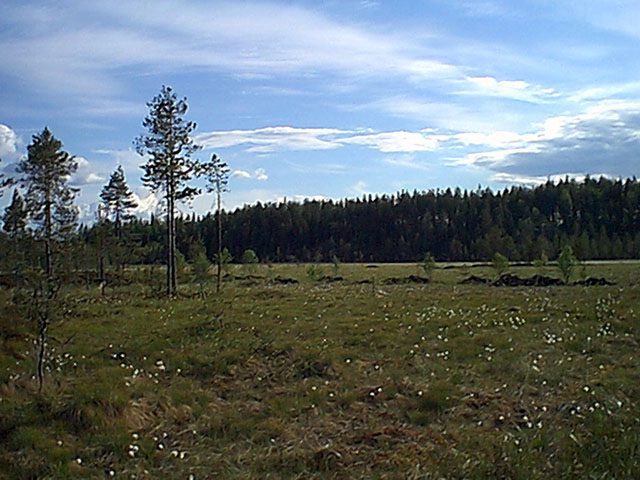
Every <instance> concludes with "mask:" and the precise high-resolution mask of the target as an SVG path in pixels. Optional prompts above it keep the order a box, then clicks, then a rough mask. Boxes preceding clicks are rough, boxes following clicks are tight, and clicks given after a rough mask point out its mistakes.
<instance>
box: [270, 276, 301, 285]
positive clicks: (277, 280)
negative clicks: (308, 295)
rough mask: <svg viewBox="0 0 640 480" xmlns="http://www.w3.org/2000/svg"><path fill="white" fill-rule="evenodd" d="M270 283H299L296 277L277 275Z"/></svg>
mask: <svg viewBox="0 0 640 480" xmlns="http://www.w3.org/2000/svg"><path fill="white" fill-rule="evenodd" d="M269 283H271V284H274V285H294V284H296V283H298V280H296V279H295V278H283V277H276V278H274V279H271V280H269Z"/></svg>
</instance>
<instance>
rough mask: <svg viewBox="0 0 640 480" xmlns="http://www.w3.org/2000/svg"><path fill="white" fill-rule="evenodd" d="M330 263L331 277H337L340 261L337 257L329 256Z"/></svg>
mask: <svg viewBox="0 0 640 480" xmlns="http://www.w3.org/2000/svg"><path fill="white" fill-rule="evenodd" d="M331 263H332V264H333V276H334V277H337V276H338V272H339V271H340V259H339V258H338V256H337V255H332V256H331Z"/></svg>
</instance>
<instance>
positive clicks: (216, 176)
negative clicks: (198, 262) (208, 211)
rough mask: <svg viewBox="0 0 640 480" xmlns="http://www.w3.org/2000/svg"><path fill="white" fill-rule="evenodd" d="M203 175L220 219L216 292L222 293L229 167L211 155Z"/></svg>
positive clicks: (202, 171) (203, 168) (204, 165)
mask: <svg viewBox="0 0 640 480" xmlns="http://www.w3.org/2000/svg"><path fill="white" fill-rule="evenodd" d="M201 173H202V174H203V175H204V176H205V177H206V179H207V192H210V193H211V192H213V193H215V194H216V202H217V212H216V216H217V218H218V254H217V256H216V259H217V264H218V272H217V276H216V291H218V292H219V291H220V284H221V282H222V260H223V255H222V194H223V193H224V192H227V191H228V189H227V183H228V182H229V166H228V165H227V164H226V163H225V162H223V161H222V160H221V159H220V158H219V157H218V156H217V155H216V154H215V153H214V154H213V155H211V161H209V162H207V163H205V164H203V165H202V169H201Z"/></svg>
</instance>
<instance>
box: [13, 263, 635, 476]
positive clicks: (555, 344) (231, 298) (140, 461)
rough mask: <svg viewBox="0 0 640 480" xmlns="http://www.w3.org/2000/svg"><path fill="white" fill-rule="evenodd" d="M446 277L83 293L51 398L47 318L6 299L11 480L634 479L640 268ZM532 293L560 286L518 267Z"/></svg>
mask: <svg viewBox="0 0 640 480" xmlns="http://www.w3.org/2000/svg"><path fill="white" fill-rule="evenodd" d="M429 265H430V266H429V272H428V273H429V277H430V280H427V278H426V276H425V271H426V269H425V268H424V266H423V264H421V263H420V264H394V265H383V264H379V265H366V264H346V263H345V264H338V263H337V262H335V263H334V264H325V265H315V264H314V265H313V266H312V267H310V266H309V265H306V264H299V265H295V264H288V265H270V264H269V265H256V264H254V263H253V262H251V264H250V268H248V267H247V266H240V265H229V268H228V273H227V274H226V275H225V277H224V278H223V284H222V288H221V290H220V292H219V293H216V292H215V290H216V289H215V281H214V272H213V269H212V270H211V271H210V272H208V275H207V270H206V264H204V265H200V267H199V270H197V278H191V275H190V274H189V273H188V272H185V271H183V272H181V273H180V274H181V275H182V276H183V278H182V281H181V282H180V284H179V287H178V295H177V297H176V298H174V299H170V298H169V297H166V296H164V295H163V293H164V288H165V283H164V282H165V281H164V272H162V271H160V270H159V269H158V268H157V267H156V268H155V270H153V271H151V270H150V269H149V268H148V267H138V268H136V269H128V270H125V271H124V274H123V275H121V276H120V277H119V284H110V285H108V286H106V287H104V285H103V287H104V288H102V289H101V288H100V287H99V286H98V285H97V284H91V283H83V282H79V284H78V285H70V284H66V285H63V286H62V287H61V289H60V291H59V292H57V296H56V299H55V305H54V306H53V307H52V309H54V310H55V315H54V314H53V313H52V315H51V316H50V324H49V330H48V337H47V338H48V339H47V342H48V345H47V349H46V352H47V353H46V357H45V359H44V360H45V361H44V384H43V388H42V391H40V392H39V385H38V379H37V362H38V329H37V322H36V319H34V316H33V312H32V309H33V302H32V301H30V299H29V298H25V295H26V294H25V293H24V290H20V289H17V288H3V289H2V290H0V332H1V337H0V341H1V342H2V345H1V347H0V478H16V479H33V478H60V479H62V478H149V479H152V478H182V479H205V478H227V479H234V478H237V479H240V478H256V479H258V478H260V479H262V478H283V479H295V478H305V479H309V478H318V479H320V478H323V479H325V478H336V479H340V478H368V479H376V478H378V479H383V478H384V479H432V478H433V479H439V478H447V479H463V478H465V479H486V478H512V479H548V478H563V479H569V478H575V479H578V478H579V479H585V478H637V476H638V473H639V472H640V465H639V463H640V457H639V456H638V452H639V451H640V425H639V422H640V419H639V417H638V411H639V408H640V405H639V404H638V401H639V399H640V368H639V366H638V339H639V338H640V337H639V335H640V324H639V323H638V320H637V312H638V311H640V287H639V285H640V282H639V280H640V268H639V266H638V264H637V263H633V262H630V263H601V264H590V265H587V266H583V269H586V273H587V274H588V276H590V277H592V278H600V279H603V278H605V279H607V280H608V281H609V282H610V283H613V285H606V284H599V283H606V282H595V281H594V282H590V283H589V282H583V284H571V285H553V286H544V287H538V286H517V287H510V286H493V285H491V284H490V283H482V282H481V281H475V282H470V283H466V284H461V282H462V281H463V280H465V279H468V278H470V277H472V276H473V277H475V278H478V279H486V280H488V281H490V282H493V281H494V279H495V276H496V273H495V271H494V269H493V268H492V266H491V265H490V264H486V265H481V266H472V265H463V264H437V265H433V264H432V262H431V261H429ZM203 270H204V273H203ZM534 274H538V275H543V276H548V277H555V278H560V272H559V270H558V269H557V267H556V266H555V265H552V264H548V263H547V262H544V263H542V262H541V263H538V264H537V265H536V266H535V267H533V266H517V265H510V266H509V275H512V276H514V275H517V276H518V277H520V278H529V277H532V276H533V275H534Z"/></svg>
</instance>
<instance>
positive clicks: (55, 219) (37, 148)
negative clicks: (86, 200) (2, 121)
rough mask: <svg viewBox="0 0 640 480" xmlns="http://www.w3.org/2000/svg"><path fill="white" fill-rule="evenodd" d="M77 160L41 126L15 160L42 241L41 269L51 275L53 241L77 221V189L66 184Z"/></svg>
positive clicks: (62, 236) (62, 237) (32, 219)
mask: <svg viewBox="0 0 640 480" xmlns="http://www.w3.org/2000/svg"><path fill="white" fill-rule="evenodd" d="M77 169H78V163H77V162H76V160H75V158H74V157H72V156H71V155H69V153H67V152H65V151H64V150H62V142H61V141H60V140H58V139H57V138H56V137H54V136H53V134H52V133H51V131H50V130H49V129H48V128H47V127H45V129H44V130H43V131H42V132H41V133H39V134H36V135H34V136H33V140H32V142H31V144H30V145H29V146H28V147H27V156H26V157H25V158H23V159H22V160H20V162H19V163H18V168H17V171H18V173H20V174H22V177H21V179H20V182H21V184H22V186H23V188H25V190H26V192H25V198H26V209H27V212H28V213H29V218H30V220H31V221H32V222H33V223H34V225H35V226H36V233H37V234H38V235H39V236H40V237H41V238H42V239H43V241H44V244H45V273H46V274H47V277H50V276H52V275H53V253H54V252H53V249H52V247H53V244H54V242H56V241H59V240H63V239H65V238H67V236H68V235H69V234H70V233H71V232H72V230H73V229H74V227H75V225H76V221H77V209H76V208H75V206H74V205H73V201H74V199H75V195H76V192H77V191H78V189H76V188H72V187H70V186H69V185H67V182H68V180H69V177H70V176H71V175H72V174H73V173H74V172H75V171H76V170H77Z"/></svg>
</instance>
